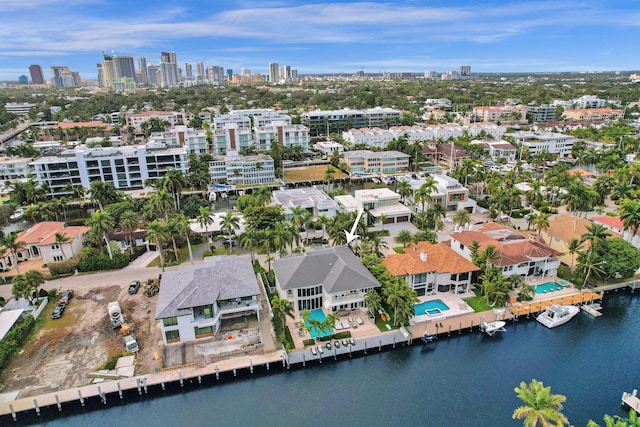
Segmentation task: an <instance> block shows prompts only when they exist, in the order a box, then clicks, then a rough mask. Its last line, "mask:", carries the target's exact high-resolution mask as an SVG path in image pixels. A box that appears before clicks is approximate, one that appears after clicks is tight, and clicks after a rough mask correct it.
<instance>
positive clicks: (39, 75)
mask: <svg viewBox="0 0 640 427" xmlns="http://www.w3.org/2000/svg"><path fill="white" fill-rule="evenodd" d="M29 73H31V83H32V84H34V85H43V84H46V82H45V80H44V73H43V72H42V67H41V66H39V65H37V64H34V65H31V66H29Z"/></svg>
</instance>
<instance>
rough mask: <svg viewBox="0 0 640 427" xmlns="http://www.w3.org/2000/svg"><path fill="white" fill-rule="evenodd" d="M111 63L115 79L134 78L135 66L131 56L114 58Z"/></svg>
mask: <svg viewBox="0 0 640 427" xmlns="http://www.w3.org/2000/svg"><path fill="white" fill-rule="evenodd" d="M113 62H114V64H115V67H116V78H121V77H129V78H131V79H134V78H135V77H136V66H135V63H134V62H133V56H114V57H113Z"/></svg>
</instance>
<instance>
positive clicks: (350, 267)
mask: <svg viewBox="0 0 640 427" xmlns="http://www.w3.org/2000/svg"><path fill="white" fill-rule="evenodd" d="M273 271H274V272H275V277H276V289H277V292H278V295H279V296H280V298H284V299H286V300H288V301H291V303H292V304H293V307H294V310H295V311H296V312H301V311H303V310H315V309H318V308H322V309H324V310H326V311H327V312H329V313H335V312H338V311H345V310H356V309H360V308H362V309H364V308H366V303H365V295H366V293H367V291H368V290H369V289H374V288H379V287H380V283H379V282H378V281H377V280H376V279H375V278H374V277H373V275H372V274H371V273H370V272H369V270H367V269H366V267H365V266H364V265H362V263H361V262H360V260H359V259H358V257H357V256H355V255H354V254H353V252H352V251H351V249H350V248H349V247H348V246H335V247H331V248H326V249H319V250H316V251H312V252H307V253H306V254H294V255H289V256H286V257H284V258H280V259H278V260H276V261H275V262H274V263H273Z"/></svg>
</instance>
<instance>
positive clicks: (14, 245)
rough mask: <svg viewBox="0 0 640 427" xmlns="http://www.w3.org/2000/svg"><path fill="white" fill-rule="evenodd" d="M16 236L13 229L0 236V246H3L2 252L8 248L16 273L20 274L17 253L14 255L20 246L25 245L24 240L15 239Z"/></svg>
mask: <svg viewBox="0 0 640 427" xmlns="http://www.w3.org/2000/svg"><path fill="white" fill-rule="evenodd" d="M17 237H18V233H16V232H15V231H13V232H11V233H9V234H7V235H5V236H4V237H2V238H0V247H2V248H3V252H4V251H5V250H8V251H9V252H10V253H11V256H12V257H13V261H14V262H15V264H16V274H20V268H19V267H18V255H16V251H17V250H18V249H19V248H20V247H21V246H23V245H25V242H23V241H16V239H17Z"/></svg>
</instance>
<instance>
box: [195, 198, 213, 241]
mask: <svg viewBox="0 0 640 427" xmlns="http://www.w3.org/2000/svg"><path fill="white" fill-rule="evenodd" d="M196 221H197V222H198V225H200V227H204V232H205V234H206V235H207V238H209V241H211V239H210V237H209V226H210V225H212V224H213V222H214V221H213V218H212V217H211V208H210V207H209V206H201V207H200V209H199V210H198V216H197V217H196Z"/></svg>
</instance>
